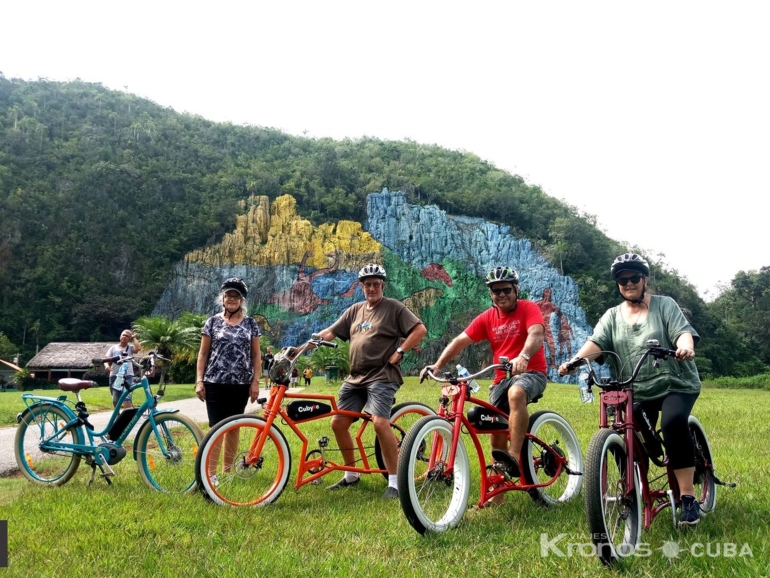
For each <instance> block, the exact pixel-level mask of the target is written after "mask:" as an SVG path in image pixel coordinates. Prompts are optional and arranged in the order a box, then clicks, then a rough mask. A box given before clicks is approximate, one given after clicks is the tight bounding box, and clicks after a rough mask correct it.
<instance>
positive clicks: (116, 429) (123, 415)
mask: <svg viewBox="0 0 770 578" xmlns="http://www.w3.org/2000/svg"><path fill="white" fill-rule="evenodd" d="M137 411H139V408H138V407H129V408H126V409H124V410H123V411H122V412H120V415H119V416H118V419H116V420H115V423H113V424H112V427H111V428H110V431H108V432H107V438H108V439H110V440H112V441H115V440H117V439H118V438H119V437H120V435H121V434H122V433H123V431H124V430H125V429H126V426H128V424H129V423H131V420H132V419H134V416H135V415H136V412H137Z"/></svg>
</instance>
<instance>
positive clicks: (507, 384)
mask: <svg viewBox="0 0 770 578" xmlns="http://www.w3.org/2000/svg"><path fill="white" fill-rule="evenodd" d="M485 283H486V284H487V286H488V287H489V296H490V297H491V298H492V303H493V306H492V307H491V308H489V309H487V310H486V311H484V312H483V313H481V314H480V315H479V316H478V317H476V318H475V319H474V320H473V321H472V322H471V324H470V325H468V327H466V329H465V331H463V332H462V333H460V335H458V336H457V337H455V338H454V339H453V340H452V341H451V342H450V343H449V345H447V346H446V348H445V349H444V351H443V352H442V353H441V355H440V356H439V358H438V359H437V360H436V363H434V364H433V365H432V366H428V367H426V368H424V369H423V370H422V372H421V373H420V377H421V378H424V377H425V375H426V373H427V371H428V370H431V371H432V372H433V373H434V374H435V373H436V372H438V370H439V369H441V368H442V367H443V366H444V365H445V364H446V363H448V362H449V361H450V360H451V359H452V358H454V357H455V356H456V355H457V354H458V353H460V352H461V351H462V350H463V349H465V348H466V347H468V346H469V345H470V344H471V343H478V342H479V341H482V340H483V339H486V340H487V341H489V344H490V346H491V347H492V355H493V363H497V362H498V360H499V358H500V357H507V358H508V359H510V360H511V363H512V368H511V373H512V374H513V376H512V377H511V378H510V379H507V380H506V379H505V372H504V371H502V370H499V369H498V370H497V372H496V374H495V381H494V384H493V387H492V390H491V392H490V394H489V401H490V403H492V405H494V406H495V407H498V408H500V409H502V410H503V411H504V412H506V413H508V414H509V419H508V426H509V432H508V435H507V436H506V435H505V434H504V433H501V434H492V435H491V444H492V457H493V458H494V459H495V461H497V462H499V463H501V464H502V465H503V466H505V468H506V470H507V472H508V474H509V475H510V476H511V477H516V478H517V477H519V476H520V475H521V474H520V468H519V455H520V454H521V447H522V444H523V443H524V435H525V434H526V433H527V426H528V424H529V414H528V413H527V404H528V403H532V401H534V400H535V399H537V398H539V397H541V396H542V395H543V392H544V391H545V384H546V364H545V352H544V350H543V333H544V323H543V315H542V314H541V313H540V308H539V307H538V306H537V305H536V304H535V303H533V302H532V301H526V300H523V299H522V300H519V275H518V273H516V271H515V270H514V269H511V268H510V267H496V268H494V269H492V270H491V271H490V272H489V273H488V274H487V277H486V279H485ZM509 442H510V445H509ZM502 497H503V494H500V495H499V498H502Z"/></svg>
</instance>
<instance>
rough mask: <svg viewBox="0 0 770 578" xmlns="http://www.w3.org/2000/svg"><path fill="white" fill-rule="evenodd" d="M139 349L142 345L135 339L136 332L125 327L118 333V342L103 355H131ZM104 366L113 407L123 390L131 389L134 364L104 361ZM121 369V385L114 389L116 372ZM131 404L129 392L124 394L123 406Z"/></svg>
mask: <svg viewBox="0 0 770 578" xmlns="http://www.w3.org/2000/svg"><path fill="white" fill-rule="evenodd" d="M141 350H142V345H141V344H140V343H139V341H138V340H137V338H136V334H135V333H132V332H131V330H130V329H126V330H124V331H123V332H122V333H121V334H120V343H118V344H117V345H113V346H112V347H110V348H109V349H108V350H107V355H106V356H105V357H115V356H117V355H119V356H120V357H132V356H133V355H134V353H139V352H140V351H141ZM104 368H105V369H106V370H107V371H108V372H109V373H110V393H111V394H112V407H115V406H116V405H118V400H119V399H120V396H121V395H122V394H123V390H124V389H131V386H132V385H133V384H134V364H133V363H125V364H117V363H110V362H105V363H104ZM121 370H122V371H123V387H122V388H121V389H116V386H115V380H116V379H117V378H118V372H119V371H121ZM132 405H133V400H132V399H131V394H130V393H129V394H128V396H126V399H124V400H123V407H124V408H127V407H131V406H132Z"/></svg>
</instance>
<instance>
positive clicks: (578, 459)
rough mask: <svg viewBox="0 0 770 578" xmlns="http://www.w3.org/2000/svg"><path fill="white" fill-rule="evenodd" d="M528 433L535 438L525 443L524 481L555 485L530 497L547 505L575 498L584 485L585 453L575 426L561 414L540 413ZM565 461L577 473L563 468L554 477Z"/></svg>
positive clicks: (532, 416) (532, 422) (530, 492)
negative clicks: (564, 460) (574, 428)
mask: <svg viewBox="0 0 770 578" xmlns="http://www.w3.org/2000/svg"><path fill="white" fill-rule="evenodd" d="M527 433H529V434H530V435H531V436H533V437H531V438H530V437H528V438H526V439H525V440H524V468H523V469H524V479H525V481H526V482H527V483H528V484H548V483H549V482H552V483H550V484H549V485H547V486H542V487H540V488H534V489H532V490H530V491H529V495H530V497H531V498H532V499H533V500H534V501H535V502H537V503H539V504H542V505H544V506H554V505H556V504H558V503H560V502H566V501H568V500H571V499H572V498H574V497H576V496H577V495H578V494H579V493H580V488H581V487H582V485H583V476H582V475H581V474H582V473H583V454H582V452H581V451H580V442H579V441H578V439H577V436H576V435H575V431H574V430H573V429H572V426H570V425H569V423H568V422H567V420H566V419H564V418H563V417H562V416H560V415H559V414H558V413H555V412H553V411H538V412H536V413H533V414H532V415H531V416H530V418H529V428H528V430H527ZM535 438H536V439H535ZM562 458H564V459H566V460H567V467H568V468H569V470H570V471H571V472H575V473H572V474H570V473H568V472H567V471H566V469H564V468H563V467H562V470H561V472H559V475H558V477H555V476H556V472H557V471H558V469H559V468H558V465H559V461H560V460H561V459H562ZM552 480H553V481H552Z"/></svg>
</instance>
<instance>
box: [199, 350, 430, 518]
mask: <svg viewBox="0 0 770 578" xmlns="http://www.w3.org/2000/svg"><path fill="white" fill-rule="evenodd" d="M316 347H337V345H336V344H334V343H330V342H328V341H323V340H322V339H321V338H320V337H318V336H316V335H313V336H312V337H311V338H310V340H309V341H307V342H306V343H304V344H302V345H301V346H299V347H284V348H283V349H282V350H281V352H280V353H278V354H277V355H276V356H275V359H274V361H273V365H272V367H271V368H270V379H271V380H272V381H273V387H272V389H271V391H270V394H271V395H270V397H269V398H268V399H265V398H261V399H259V400H257V401H259V402H260V403H261V404H263V407H264V410H263V413H262V416H261V417H260V416H256V415H252V414H242V415H236V416H233V417H230V418H228V419H225V420H222V421H221V422H219V423H218V424H216V425H215V426H214V427H212V428H211V430H209V432H208V434H207V435H206V437H205V438H204V439H203V441H202V442H201V445H200V449H199V451H198V456H197V459H196V463H195V474H196V478H197V480H198V485H199V487H200V488H201V489H202V490H203V491H204V492H205V494H206V495H207V496H208V497H209V498H210V499H211V500H212V501H214V502H215V503H217V504H221V505H230V506H264V505H267V504H271V503H273V502H275V501H276V500H277V499H278V498H279V496H280V495H281V493H282V492H283V490H284V488H285V487H286V485H287V483H288V481H289V473H290V471H291V450H290V448H289V443H288V442H287V440H286V436H284V434H283V432H282V431H281V430H280V429H279V428H278V427H277V424H276V423H275V422H276V420H279V422H280V423H283V424H285V425H286V426H287V427H288V428H289V429H291V430H292V431H293V432H294V433H295V434H296V435H297V437H298V438H299V439H300V440H301V442H302V448H301V450H300V455H301V458H300V460H299V465H298V467H297V481H296V484H295V485H294V489H295V490H298V489H299V488H300V487H302V486H304V485H305V484H310V483H319V482H320V478H321V477H323V476H325V475H326V474H328V473H329V472H333V471H343V472H344V471H348V472H358V473H361V474H382V475H383V476H385V477H386V478H387V475H388V471H387V469H386V467H385V461H384V459H383V457H382V451H381V448H380V444H379V440H377V438H376V437H375V438H374V442H373V444H372V443H371V437H372V436H373V432H374V427H373V426H372V427H369V426H370V424H371V422H372V416H371V415H369V414H367V413H359V412H354V411H347V410H343V409H339V408H338V407H337V401H336V399H335V397H334V396H333V395H323V394H306V393H302V392H296V393H290V392H289V391H288V389H289V378H290V376H291V372H292V369H294V366H295V365H296V362H297V360H298V359H299V358H300V356H301V355H302V354H303V353H305V352H306V351H308V350H310V349H314V348H316ZM285 400H293V401H291V402H290V403H288V404H286V405H284V401H285ZM434 413H435V412H434V411H433V410H432V409H431V408H430V407H428V406H427V405H425V404H422V403H416V402H407V403H401V404H398V405H395V406H394V407H393V409H392V410H391V414H390V422H391V428H392V430H393V432H394V434H395V435H396V438H397V439H398V440H399V445H400V443H401V440H402V439H403V437H404V435H405V433H406V430H408V429H409V427H410V426H411V425H412V424H413V423H414V422H415V421H417V419H419V418H422V417H424V416H427V415H433V414H434ZM335 415H344V416H347V417H352V418H354V419H356V420H358V421H360V426H359V428H358V430H357V432H356V433H355V435H354V443H355V448H354V450H355V451H356V452H357V460H356V464H355V465H352V466H347V465H344V464H341V463H337V462H335V461H334V460H333V459H332V455H333V454H334V453H336V452H339V451H340V450H339V448H335V447H332V445H331V444H332V443H333V436H332V438H331V439H330V438H329V437H327V436H322V437H321V438H319V439H318V441H317V447H315V448H313V449H310V442H309V440H308V438H307V436H305V434H304V433H303V432H302V431H301V429H300V427H299V426H300V425H302V424H306V423H309V422H312V421H316V420H319V419H327V418H331V417H333V416H335ZM351 433H352V432H351ZM221 448H224V451H221ZM372 457H374V463H372V461H371V458H372Z"/></svg>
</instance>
